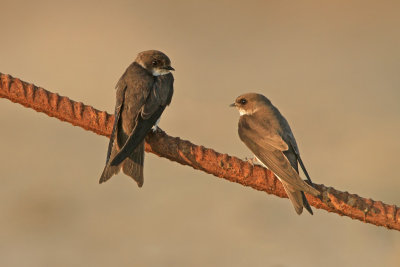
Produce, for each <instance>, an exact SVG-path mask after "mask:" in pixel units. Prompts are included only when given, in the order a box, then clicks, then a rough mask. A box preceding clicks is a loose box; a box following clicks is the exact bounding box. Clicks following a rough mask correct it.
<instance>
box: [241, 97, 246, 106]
mask: <svg viewBox="0 0 400 267" xmlns="http://www.w3.org/2000/svg"><path fill="white" fill-rule="evenodd" d="M239 102H240V104H242V105H246V103H247V100H246V99H244V98H242V99H240V100H239Z"/></svg>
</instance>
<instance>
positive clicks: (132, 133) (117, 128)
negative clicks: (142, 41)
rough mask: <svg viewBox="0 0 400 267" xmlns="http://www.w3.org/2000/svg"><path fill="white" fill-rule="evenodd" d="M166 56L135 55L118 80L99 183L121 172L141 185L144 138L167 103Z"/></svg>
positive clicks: (169, 81)
mask: <svg viewBox="0 0 400 267" xmlns="http://www.w3.org/2000/svg"><path fill="white" fill-rule="evenodd" d="M172 70H174V68H172V67H171V61H170V59H169V58H168V57H167V56H166V55H165V54H164V53H162V52H160V51H156V50H149V51H144V52H141V53H139V54H138V56H137V58H136V60H135V61H134V62H133V63H132V64H131V65H130V66H129V67H128V68H127V69H126V71H125V73H124V74H123V75H122V77H121V78H120V79H119V81H118V83H117V85H116V89H117V93H116V105H115V121H114V127H113V130H112V133H111V137H110V143H109V145H108V152H107V159H106V166H105V167H104V170H103V173H102V175H101V177H100V181H99V182H100V183H103V182H105V181H107V180H108V179H110V178H111V177H112V176H113V175H114V174H117V173H118V172H119V171H120V170H121V169H122V171H123V172H124V173H125V174H126V175H128V176H130V177H132V178H133V179H134V180H135V181H136V182H137V184H138V186H139V187H141V186H142V185H143V161H144V138H145V137H146V135H147V133H148V132H149V131H150V130H151V128H152V127H153V126H154V127H157V123H158V120H159V118H160V116H161V114H162V113H163V111H164V109H165V107H166V106H167V105H169V104H170V103H171V99H172V94H173V83H174V77H173V76H172V74H171V73H170V72H171V71H172Z"/></svg>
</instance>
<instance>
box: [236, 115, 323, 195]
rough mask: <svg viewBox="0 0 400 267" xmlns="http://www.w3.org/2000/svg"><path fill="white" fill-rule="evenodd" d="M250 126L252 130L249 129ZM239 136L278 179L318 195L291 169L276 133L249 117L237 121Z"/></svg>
mask: <svg viewBox="0 0 400 267" xmlns="http://www.w3.org/2000/svg"><path fill="white" fill-rule="evenodd" d="M251 126H252V127H253V128H251ZM239 136H240V139H241V140H242V141H243V142H244V143H245V144H246V146H247V147H248V148H249V149H250V150H251V151H252V152H253V153H254V155H255V156H256V157H257V158H258V159H259V160H260V161H261V162H262V163H263V164H264V165H265V166H267V167H268V169H270V170H271V171H272V172H273V173H274V174H275V175H277V176H278V177H279V178H280V179H282V180H283V181H285V182H286V183H288V184H290V185H291V186H292V187H293V188H294V189H297V190H300V191H305V192H307V193H310V194H312V195H319V191H318V190H316V189H314V188H313V187H311V186H309V185H308V184H307V183H305V182H304V181H303V180H302V179H301V178H300V176H299V174H298V173H297V172H296V171H295V169H293V167H292V166H291V164H290V162H289V160H288V159H287V158H286V156H285V155H284V154H283V151H285V150H287V149H288V145H287V144H286V143H285V142H284V141H283V140H282V138H281V137H280V136H279V135H278V134H277V133H276V134H274V133H272V132H271V131H270V130H269V129H266V128H264V127H262V126H260V125H259V124H256V123H255V121H254V118H252V117H251V116H246V115H244V116H241V118H240V120H239Z"/></svg>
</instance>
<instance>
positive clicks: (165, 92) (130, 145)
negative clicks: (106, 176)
mask: <svg viewBox="0 0 400 267" xmlns="http://www.w3.org/2000/svg"><path fill="white" fill-rule="evenodd" d="M164 76H166V77H164ZM173 81H174V79H173V76H172V74H167V75H162V76H158V77H157V79H156V81H155V83H154V85H153V87H152V89H151V91H150V93H149V95H148V97H147V99H146V102H145V103H144V105H143V107H142V109H141V112H140V113H139V114H138V116H137V117H136V125H135V128H134V129H133V130H132V132H131V134H130V136H129V137H128V139H127V140H126V142H125V144H124V145H123V147H122V148H121V150H120V151H119V152H118V154H117V155H116V156H115V157H114V159H113V160H112V161H111V165H112V166H115V165H118V164H120V163H121V162H122V161H123V160H124V159H125V158H126V157H127V156H128V155H129V153H130V152H131V151H133V150H134V149H135V148H136V147H137V146H138V145H139V144H140V143H141V142H142V141H143V139H144V138H145V137H146V135H147V133H148V132H149V131H150V129H151V128H152V127H153V126H154V124H155V123H156V122H157V120H158V119H159V118H160V116H161V114H162V113H163V111H164V109H165V107H166V105H168V104H169V103H170V102H171V99H172V94H173Z"/></svg>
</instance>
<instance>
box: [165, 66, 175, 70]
mask: <svg viewBox="0 0 400 267" xmlns="http://www.w3.org/2000/svg"><path fill="white" fill-rule="evenodd" d="M164 69H166V70H175V69H174V68H173V67H171V66H166V67H165V68H164Z"/></svg>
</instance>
